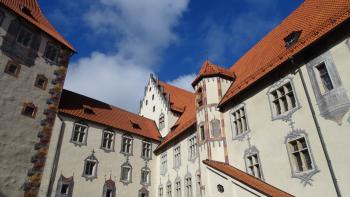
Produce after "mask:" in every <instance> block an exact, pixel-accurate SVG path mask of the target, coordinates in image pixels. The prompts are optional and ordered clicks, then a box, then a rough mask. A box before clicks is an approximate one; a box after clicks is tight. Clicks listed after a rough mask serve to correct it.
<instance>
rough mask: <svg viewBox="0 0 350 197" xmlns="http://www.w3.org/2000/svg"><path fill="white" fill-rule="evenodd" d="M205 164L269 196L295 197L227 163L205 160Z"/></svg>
mask: <svg viewBox="0 0 350 197" xmlns="http://www.w3.org/2000/svg"><path fill="white" fill-rule="evenodd" d="M203 163H204V164H206V165H207V166H209V167H211V168H214V169H215V170H217V171H220V172H222V173H224V174H226V175H227V176H230V177H231V178H233V179H235V180H236V181H239V182H241V183H243V184H244V185H247V186H248V187H250V188H253V189H254V190H257V191H259V192H261V193H263V194H265V195H267V196H272V197H292V196H293V195H291V194H288V193H287V192H285V191H282V190H280V189H278V188H276V187H274V186H272V185H270V184H268V183H266V182H264V181H261V180H260V179H257V178H255V177H253V176H251V175H249V174H247V173H245V172H243V171H241V170H239V169H237V168H235V167H233V166H230V165H228V164H226V163H222V162H218V161H213V160H208V159H207V160H204V161H203Z"/></svg>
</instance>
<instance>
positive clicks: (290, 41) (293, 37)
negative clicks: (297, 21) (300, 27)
mask: <svg viewBox="0 0 350 197" xmlns="http://www.w3.org/2000/svg"><path fill="white" fill-rule="evenodd" d="M300 35H301V31H293V32H292V33H290V34H289V35H288V36H287V37H285V38H284V39H283V40H284V42H285V47H286V48H289V47H291V46H293V45H294V44H295V43H297V42H298V40H299V37H300Z"/></svg>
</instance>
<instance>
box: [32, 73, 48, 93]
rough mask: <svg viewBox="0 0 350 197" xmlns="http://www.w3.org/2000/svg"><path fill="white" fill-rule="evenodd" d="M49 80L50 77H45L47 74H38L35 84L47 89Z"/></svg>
mask: <svg viewBox="0 0 350 197" xmlns="http://www.w3.org/2000/svg"><path fill="white" fill-rule="evenodd" d="M47 82H48V79H47V78H46V77H45V75H37V76H36V79H35V83H34V86H35V87H37V88H40V89H43V90H45V89H46V86H47Z"/></svg>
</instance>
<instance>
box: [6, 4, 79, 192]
mask: <svg viewBox="0 0 350 197" xmlns="http://www.w3.org/2000/svg"><path fill="white" fill-rule="evenodd" d="M73 53H74V48H73V47H72V46H71V45H70V44H69V43H68V42H67V41H66V40H65V39H64V38H63V37H62V36H61V35H60V34H59V33H58V32H57V31H56V30H55V28H54V27H53V26H52V25H51V24H50V22H49V21H48V20H47V19H46V18H45V16H44V15H43V13H42V12H41V10H40V8H39V5H38V4H37V2H36V0H0V91H1V94H0V109H1V110H0V196H6V197H7V196H14V197H18V196H23V195H24V194H25V195H27V196H35V195H36V194H37V191H38V189H39V186H40V180H41V176H42V172H43V167H44V165H45V161H46V153H47V149H48V145H49V141H50V134H51V130H52V126H53V124H54V122H53V121H54V119H55V116H56V111H57V108H58V103H59V99H60V95H61V91H62V87H63V83H64V80H65V75H66V70H67V66H68V61H69V58H70V56H71V55H72V54H73Z"/></svg>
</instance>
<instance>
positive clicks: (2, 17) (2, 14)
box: [0, 10, 5, 26]
mask: <svg viewBox="0 0 350 197" xmlns="http://www.w3.org/2000/svg"><path fill="white" fill-rule="evenodd" d="M4 18H5V13H4V12H3V11H1V10H0V26H1V25H2V22H3V21H4Z"/></svg>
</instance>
